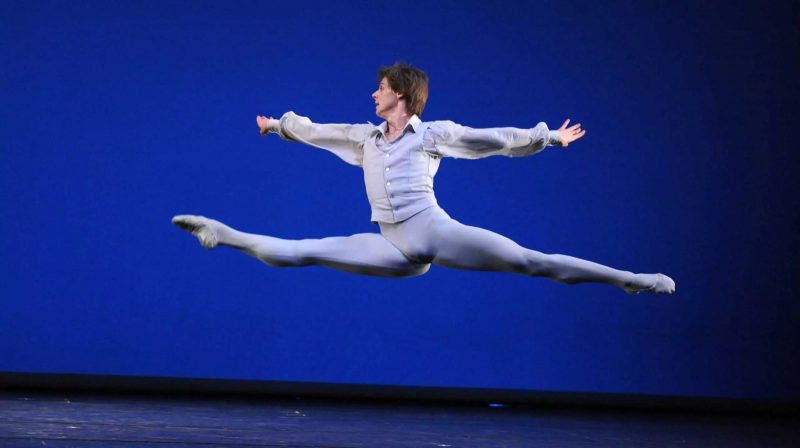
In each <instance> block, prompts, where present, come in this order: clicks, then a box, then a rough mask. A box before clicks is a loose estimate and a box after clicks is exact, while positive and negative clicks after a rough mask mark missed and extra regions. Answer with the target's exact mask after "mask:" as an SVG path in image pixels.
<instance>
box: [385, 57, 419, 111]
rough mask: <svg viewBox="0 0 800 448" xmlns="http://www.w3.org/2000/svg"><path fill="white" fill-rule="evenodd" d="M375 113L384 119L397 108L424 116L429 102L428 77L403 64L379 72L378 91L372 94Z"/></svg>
mask: <svg viewBox="0 0 800 448" xmlns="http://www.w3.org/2000/svg"><path fill="white" fill-rule="evenodd" d="M372 98H373V99H374V100H375V113H376V114H377V115H378V116H379V117H384V118H385V116H386V115H387V114H388V113H389V112H391V111H393V110H394V109H395V108H403V109H401V110H405V112H407V113H408V114H409V115H413V114H416V115H417V116H419V117H421V116H422V111H423V110H424V109H425V102H426V101H428V75H426V74H425V72H423V71H422V70H420V69H418V68H416V67H412V66H410V65H408V64H404V63H402V62H397V63H395V64H394V65H393V66H391V67H381V68H380V70H378V90H376V91H375V92H374V93H373V94H372Z"/></svg>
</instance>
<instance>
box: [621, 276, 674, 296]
mask: <svg viewBox="0 0 800 448" xmlns="http://www.w3.org/2000/svg"><path fill="white" fill-rule="evenodd" d="M636 276H637V277H640V278H641V277H642V276H647V277H649V278H642V280H644V282H628V283H626V284H625V286H623V287H622V288H623V289H624V290H625V292H627V293H628V294H639V293H640V292H653V293H656V294H672V293H674V292H675V281H674V280H672V279H671V278H669V277H668V276H666V275H664V274H636Z"/></svg>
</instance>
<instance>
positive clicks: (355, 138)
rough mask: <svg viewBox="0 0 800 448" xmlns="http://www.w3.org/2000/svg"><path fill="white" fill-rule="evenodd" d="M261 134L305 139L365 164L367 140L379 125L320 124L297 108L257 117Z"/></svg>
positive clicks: (306, 141)
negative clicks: (269, 115) (280, 115)
mask: <svg viewBox="0 0 800 448" xmlns="http://www.w3.org/2000/svg"><path fill="white" fill-rule="evenodd" d="M256 123H257V124H258V127H259V129H260V130H261V135H266V134H267V133H269V132H275V133H277V134H278V135H280V136H281V138H283V139H284V140H288V141H293V142H301V143H305V144H307V145H310V146H314V147H317V148H322V149H325V150H328V151H330V152H332V153H334V154H336V155H337V156H339V158H341V159H342V160H344V161H345V162H347V163H349V164H351V165H356V166H361V163H362V160H363V159H364V140H365V139H366V138H367V136H368V135H369V133H370V132H372V131H373V130H374V129H375V128H374V127H373V126H372V125H370V124H320V123H313V122H312V121H311V120H309V119H308V118H307V117H302V116H300V115H297V114H295V113H294V112H286V113H285V114H283V116H282V117H281V118H280V119H274V118H267V117H263V116H258V117H256Z"/></svg>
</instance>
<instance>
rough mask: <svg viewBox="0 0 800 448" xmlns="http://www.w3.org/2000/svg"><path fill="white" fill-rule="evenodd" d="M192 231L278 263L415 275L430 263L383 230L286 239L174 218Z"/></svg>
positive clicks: (209, 242)
mask: <svg viewBox="0 0 800 448" xmlns="http://www.w3.org/2000/svg"><path fill="white" fill-rule="evenodd" d="M172 222H173V223H174V224H175V225H177V226H178V227H180V228H182V229H184V230H186V231H188V232H191V233H192V234H194V235H195V236H196V237H197V239H198V240H199V241H200V244H201V245H203V247H206V248H208V249H212V248H214V247H216V246H217V245H223V246H229V247H232V248H234V249H238V250H240V251H242V252H244V253H246V254H248V255H250V256H252V257H255V258H257V259H259V260H261V261H262V262H264V263H266V264H268V265H270V266H276V267H290V266H310V265H320V266H327V267H329V268H332V269H336V270H339V271H344V272H350V273H354V274H363V275H373V276H381V277H413V276H417V275H422V274H424V273H426V272H427V271H428V269H430V264H419V263H412V262H411V261H409V260H408V259H407V258H406V257H405V256H404V255H403V254H402V252H400V250H398V249H397V248H396V247H394V246H393V245H392V244H391V243H390V242H389V241H387V240H386V239H385V238H384V237H382V236H381V235H380V234H376V233H359V234H356V235H351V236H338V237H328V238H321V239H303V240H286V239H281V238H275V237H271V236H266V235H256V234H252V233H245V232H240V231H238V230H235V229H233V228H231V227H229V226H227V225H225V224H223V223H221V222H219V221H216V220H213V219H209V218H205V217H203V216H194V215H178V216H175V217H174V218H172Z"/></svg>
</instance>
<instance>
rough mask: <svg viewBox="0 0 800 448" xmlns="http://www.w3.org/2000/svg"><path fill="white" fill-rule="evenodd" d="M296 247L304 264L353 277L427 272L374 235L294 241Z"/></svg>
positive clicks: (383, 239)
mask: <svg viewBox="0 0 800 448" xmlns="http://www.w3.org/2000/svg"><path fill="white" fill-rule="evenodd" d="M295 247H296V254H297V256H298V257H299V258H301V259H302V260H303V261H304V262H306V263H309V264H319V265H323V266H327V267H330V268H333V269H337V270H340V271H345V272H352V273H356V274H364V275H376V276H383V277H412V276H416V275H422V274H424V273H426V272H427V271H428V269H430V264H423V263H412V262H411V261H409V260H408V259H407V258H406V257H405V255H403V253H402V252H400V250H399V249H397V248H396V247H394V246H393V245H392V243H390V242H389V241H387V240H386V239H385V238H384V237H383V236H381V235H380V234H377V233H358V234H355V235H351V236H334V237H328V238H321V239H305V240H297V241H296V246H295Z"/></svg>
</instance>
